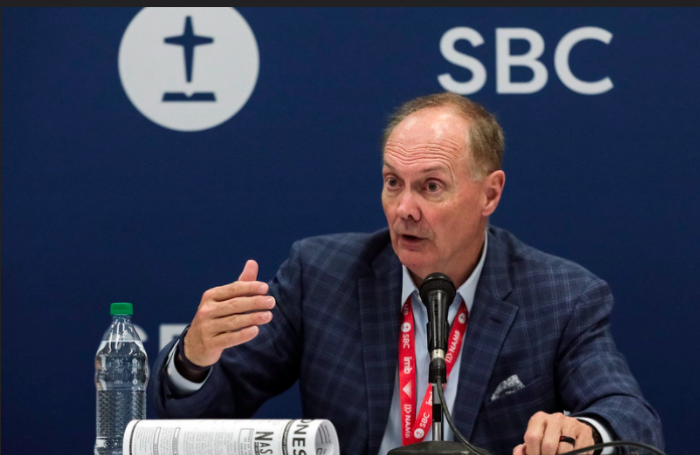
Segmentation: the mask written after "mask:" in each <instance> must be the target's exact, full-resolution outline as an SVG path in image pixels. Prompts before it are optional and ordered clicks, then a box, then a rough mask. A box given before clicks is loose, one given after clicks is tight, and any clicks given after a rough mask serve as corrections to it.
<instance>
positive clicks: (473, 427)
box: [149, 227, 663, 455]
mask: <svg viewBox="0 0 700 455" xmlns="http://www.w3.org/2000/svg"><path fill="white" fill-rule="evenodd" d="M488 235H489V248H488V252H487V257H486V262H485V264H484V269H483V271H482V274H481V279H480V282H479V285H478V288H477V291H476V296H475V301H474V306H473V309H472V312H471V314H470V317H469V326H468V328H467V333H466V335H465V338H464V345H463V348H462V349H463V354H462V364H461V370H460V376H459V381H460V383H459V386H458V391H457V397H456V400H455V404H454V408H453V409H452V410H451V411H452V414H453V416H454V418H455V421H456V423H457V426H458V428H459V429H460V431H461V432H462V434H464V435H465V436H466V437H467V438H468V439H469V440H470V441H471V442H472V443H474V444H476V445H478V446H481V447H484V448H486V449H488V450H489V451H491V453H494V454H500V453H503V454H510V453H511V452H512V449H513V447H515V445H517V444H519V443H521V442H522V440H523V435H524V433H525V429H526V427H527V423H528V420H529V419H530V417H531V416H532V415H533V414H534V413H536V412H537V411H545V412H550V413H551V412H560V411H562V410H568V411H570V412H571V414H572V415H574V416H583V415H593V416H596V417H597V418H598V419H600V420H602V421H604V422H606V423H607V424H608V426H609V428H611V429H612V430H613V432H614V433H615V435H616V437H617V438H619V439H627V440H635V441H643V442H646V443H650V444H653V445H655V446H657V447H663V439H662V435H661V424H660V421H659V418H658V416H657V414H656V413H655V412H654V410H653V409H652V408H651V407H650V406H649V404H648V403H647V402H646V401H645V400H644V399H643V398H642V394H641V392H640V390H639V386H638V385H637V382H636V381H635V380H634V378H633V377H632V375H631V373H630V371H629V368H628V366H627V363H626V361H625V360H624V358H623V356H622V355H621V354H620V353H618V351H617V349H616V348H615V345H614V343H613V340H612V337H611V335H610V330H609V322H608V315H609V313H610V311H611V309H612V306H613V298H612V295H611V293H610V291H609V289H608V286H607V285H606V284H605V282H603V281H602V280H600V279H599V278H597V277H595V276H594V275H593V274H591V273H590V272H588V271H587V270H585V269H583V268H582V267H580V266H578V265H576V264H574V263H572V262H569V261H566V260H564V259H561V258H557V257H554V256H550V255H547V254H544V253H542V252H540V251H538V250H536V249H534V248H531V247H529V246H527V245H525V244H523V243H522V242H520V241H518V240H517V239H516V238H515V237H514V236H513V235H512V234H510V233H508V232H507V231H504V230H502V229H498V228H495V227H490V228H489V233H488ZM270 293H271V295H273V296H274V297H275V298H276V300H277V306H276V308H275V310H274V317H273V319H272V322H271V323H270V324H268V325H265V326H262V328H261V332H260V334H259V336H258V337H257V338H255V339H254V340H252V341H251V342H249V343H246V344H244V345H241V346H237V347H234V348H231V349H228V350H226V351H225V352H224V354H223V356H222V358H221V360H220V361H219V362H218V363H217V364H215V365H214V367H213V371H212V373H211V375H210V377H209V379H208V380H207V382H206V383H205V385H204V386H203V387H202V388H201V389H200V390H199V391H198V392H196V393H195V394H193V395H190V396H187V397H177V395H176V394H174V393H173V392H172V391H171V390H170V389H169V387H168V382H167V378H166V376H165V372H164V368H163V367H164V364H165V361H166V357H167V353H168V352H169V351H170V348H171V346H172V345H171V346H168V347H166V348H165V349H164V350H163V351H162V352H161V354H160V356H159V358H158V359H157V360H156V364H155V367H154V371H155V372H156V374H154V375H153V378H152V381H151V384H150V386H149V387H150V397H152V398H153V399H154V401H155V404H156V407H157V409H158V412H159V415H160V416H161V417H163V418H249V417H250V416H252V415H253V413H254V412H255V411H256V410H257V409H258V407H259V406H260V405H261V404H262V403H263V402H264V401H265V400H267V399H268V398H270V397H272V396H274V395H276V394H279V393H281V392H282V391H284V390H286V389H287V388H288V387H290V386H291V385H292V384H293V383H294V381H296V380H299V384H300V390H301V401H302V412H303V416H304V418H313V419H320V418H324V419H329V420H330V421H331V422H333V424H334V425H335V427H336V429H337V431H338V435H339V438H340V444H341V452H342V454H343V455H364V454H367V455H374V454H376V453H377V451H378V450H379V445H380V443H381V440H382V437H383V435H384V430H385V427H386V424H387V421H388V417H389V412H390V409H389V407H390V404H391V398H392V393H393V390H394V381H395V377H396V371H397V370H396V369H397V363H398V338H399V325H400V307H401V303H400V302H399V300H400V298H401V264H400V262H399V260H398V258H397V256H396V255H395V253H394V251H393V249H392V247H391V242H390V238H389V233H388V231H387V230H386V229H385V230H382V231H379V232H376V233H374V234H338V235H329V236H322V237H315V238H310V239H305V240H302V241H299V242H296V243H295V244H294V246H293V247H292V250H291V254H290V257H289V258H288V259H287V260H286V261H285V263H284V264H283V265H282V266H281V267H280V269H279V271H278V273H277V275H276V276H275V277H274V279H272V281H271V282H270ZM512 375H517V376H518V377H519V378H520V380H521V382H522V383H523V384H524V385H525V387H524V388H522V389H520V390H518V391H516V392H514V393H511V394H508V395H505V396H503V397H501V398H498V399H495V400H492V398H491V397H492V395H493V392H494V390H495V389H496V388H497V387H498V385H499V384H500V383H501V382H503V381H504V380H505V379H507V378H508V377H510V376H512Z"/></svg>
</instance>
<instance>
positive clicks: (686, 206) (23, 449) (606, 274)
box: [0, 8, 700, 455]
mask: <svg viewBox="0 0 700 455" xmlns="http://www.w3.org/2000/svg"><path fill="white" fill-rule="evenodd" d="M139 11H140V10H139V9H138V8H123V9H106V8H105V9H103V8H100V9H92V8H73V9H44V8H32V9H7V8H3V9H2V16H1V21H2V23H1V27H0V29H1V33H2V39H1V42H2V44H1V46H2V51H1V57H2V105H1V117H2V139H1V140H2V166H1V173H2V179H1V181H2V192H1V198H2V199H1V201H2V204H1V206H2V227H3V230H2V234H3V235H2V284H3V286H2V291H1V292H2V303H3V305H2V306H3V308H2V316H3V322H4V324H3V330H2V347H3V356H2V370H3V372H4V375H3V377H2V382H3V386H4V387H3V392H4V393H3V394H2V430H3V436H4V437H3V440H2V451H3V453H5V454H7V455H11V454H20V453H26V454H38V453H49V452H50V453H61V454H68V453H78V452H80V453H89V452H90V451H91V450H92V445H93V443H94V437H95V433H94V431H95V428H94V421H95V391H94V383H93V374H94V370H93V358H94V354H95V351H96V349H97V346H98V344H99V341H100V339H101V336H102V334H103V332H104V330H105V329H106V328H107V326H108V325H109V322H110V318H109V304H110V303H111V302H113V301H131V302H133V303H134V306H135V316H134V321H135V322H136V323H137V324H139V325H140V326H141V327H142V328H143V330H144V331H145V333H146V334H147V336H148V339H147V341H146V342H145V346H146V349H147V351H148V353H149V356H150V358H151V360H152V359H154V358H155V356H156V353H157V351H158V347H159V343H160V340H159V331H160V329H161V325H162V324H185V323H187V322H189V321H190V320H191V318H192V316H193V315H194V312H195V310H196V307H197V305H198V303H199V299H200V297H201V294H202V292H203V291H204V290H206V289H208V288H210V287H213V286H216V285H220V284H224V283H227V282H230V281H233V280H234V279H235V278H236V277H237V276H238V274H239V273H240V270H241V268H242V266H243V264H244V262H245V260H246V259H248V258H255V259H257V260H258V262H259V263H260V266H261V274H260V275H261V277H262V278H263V279H269V278H270V277H271V276H272V275H273V274H274V272H275V271H276V269H277V267H278V266H279V265H280V264H281V262H282V261H283V260H284V258H285V257H286V255H287V252H288V251H289V247H290V245H291V243H292V242H293V241H294V240H296V239H299V238H302V237H306V236H311V235H317V234H324V233H331V232H340V231H373V230H376V229H379V228H381V227H383V226H384V225H385V220H384V216H383V213H382V209H381V204H380V198H379V196H380V191H381V173H380V146H379V142H380V134H381V130H382V128H383V126H384V124H385V121H386V118H387V116H388V114H389V113H390V112H391V111H392V109H393V108H394V107H395V106H397V105H399V104H400V103H402V102H404V101H406V100H408V99H410V98H413V97H415V96H418V95H422V94H428V93H433V92H438V91H442V90H444V87H443V85H442V84H441V83H440V82H439V80H438V76H440V75H445V74H449V75H450V77H451V78H452V79H453V80H454V81H455V82H462V83H466V82H469V81H472V82H473V81H474V80H475V79H474V78H478V77H479V72H480V71H481V69H482V68H483V73H485V76H486V79H485V81H484V83H483V85H482V86H481V87H480V88H478V89H477V90H474V87H475V85H472V89H471V90H472V91H473V93H472V94H471V95H470V97H471V98H472V99H474V100H476V101H479V102H481V103H483V104H485V105H486V106H487V107H488V108H489V109H491V110H492V111H494V112H496V113H497V115H498V117H499V119H500V121H501V123H502V125H503V128H504V130H505V134H506V140H507V151H506V157H505V171H506V174H507V183H506V188H505V193H504V198H503V200H502V203H501V206H500V207H499V209H498V211H497V213H496V214H495V215H494V216H493V217H492V222H493V224H496V225H499V226H501V227H505V228H507V229H509V230H511V231H512V232H513V233H514V234H516V235H517V236H518V237H520V238H521V239H522V240H524V241H525V242H527V243H530V244H531V245H533V246H536V247H538V248H540V249H542V250H544V251H547V252H550V253H553V254H557V255H561V256H564V257H567V258H569V259H572V260H574V261H577V262H579V263H581V264H582V265H584V266H585V267H587V268H589V269H590V270H592V271H593V272H594V273H596V274H597V275H599V276H601V277H602V278H604V279H605V280H607V281H608V282H609V283H610V285H611V287H612V290H613V292H614V294H615V296H616V309H615V312H614V313H613V333H614V336H615V338H616V341H617V342H618V346H619V348H620V350H621V351H622V352H623V353H624V354H625V355H626V356H627V358H628V361H629V363H630V366H631V369H632V371H633V373H634V374H635V375H636V377H637V378H638V380H639V382H640V384H641V387H642V390H643V392H644V394H645V396H646V397H647V398H648V400H649V401H650V402H651V403H652V404H653V405H654V406H655V407H656V409H657V410H658V412H659V413H660V415H661V418H662V421H663V424H664V432H665V436H666V439H667V451H668V452H669V453H692V452H697V442H696V441H695V439H696V436H697V434H698V433H697V430H698V425H697V422H696V420H697V417H698V409H700V392H699V391H698V390H699V389H698V385H697V379H698V377H700V362H699V355H698V354H697V344H698V343H697V340H696V337H695V334H696V332H695V330H696V329H694V327H696V325H697V321H698V320H699V319H700V307H699V306H698V302H699V301H700V292H699V291H698V287H697V280H698V278H697V273H698V269H699V265H700V261H699V260H698V258H699V257H700V242H699V241H698V228H699V227H700V204H699V203H698V194H700V179H699V178H698V177H699V175H698V174H699V172H698V167H699V165H700V158H699V157H698V156H699V155H698V147H697V144H698V142H700V128H698V120H699V119H700V107H699V103H698V99H700V85H699V84H698V83H697V79H698V74H700V48H699V47H698V43H699V42H700V27H698V23H700V21H699V20H700V11H698V10H697V9H692V10H685V9H603V8H601V9H598V8H593V9H539V8H535V9H519V8H515V9H510V8H509V9H500V8H491V9H473V8H458V9H433V8H429V9H247V8H238V9H236V11H238V13H240V15H241V16H242V17H243V18H244V19H245V21H246V22H247V24H248V25H249V26H250V29H251V30H252V33H253V34H254V36H255V41H256V42H257V49H258V52H259V71H258V73H257V79H256V81H255V83H254V89H252V94H250V97H249V98H247V101H246V100H243V102H244V105H243V106H242V108H240V110H239V111H238V112H237V113H236V114H235V115H233V116H232V117H231V118H230V119H229V120H227V121H224V122H223V123H221V124H220V125H218V126H215V127H212V128H209V129H204V130H201V131H194V132H183V131H177V130H174V129H170V128H166V127H163V126H161V125H159V124H157V123H156V122H154V121H151V120H149V118H147V117H146V116H145V115H143V114H142V113H141V111H140V110H139V109H138V108H137V107H135V104H133V103H132V100H131V98H130V96H131V95H129V94H128V93H127V89H126V88H125V85H123V82H122V77H123V76H122V77H120V69H119V64H118V59H119V53H120V44H121V43H122V38H123V36H124V34H125V31H126V30H127V27H128V26H129V24H130V23H131V22H132V20H133V19H134V18H135V17H136V16H137V14H139ZM182 19H183V18H178V19H177V27H176V29H175V30H174V32H173V33H171V34H170V35H180V34H181V33H183V30H185V29H184V25H185V23H184V20H182ZM205 22H206V21H204V20H199V22H198V19H197V18H196V17H195V18H194V32H195V33H196V34H198V35H205V36H209V37H213V39H214V42H213V43H212V44H210V45H207V46H209V47H208V48H209V49H217V48H216V47H215V46H217V44H221V43H222V42H223V41H224V38H222V37H220V36H219V35H217V33H216V30H214V29H213V28H212V29H207V26H206V23H205ZM212 27H214V25H212ZM585 27H596V28H597V29H601V30H604V31H607V32H608V33H610V34H611V35H612V39H610V40H609V42H608V43H607V44H606V43H605V42H604V41H602V40H601V39H586V40H584V41H581V42H580V43H578V44H576V45H575V46H574V47H573V48H572V50H571V52H570V54H569V55H568V66H569V68H570V70H571V72H572V73H573V74H574V75H575V77H577V78H578V79H580V80H582V81H588V82H591V81H597V80H601V79H604V78H606V77H607V78H609V79H610V81H611V83H612V85H613V87H612V89H610V90H608V91H605V92H603V93H600V94H594V95H586V94H581V93H579V92H577V91H576V90H572V89H571V88H569V85H572V84H571V83H569V85H567V83H566V82H564V81H563V79H565V77H564V78H562V77H560V76H559V72H558V71H557V68H556V67H555V60H556V58H555V54H556V52H555V51H556V49H557V48H558V46H559V45H560V43H561V42H562V38H563V37H564V36H566V35H567V34H568V33H569V32H572V31H575V30H578V29H581V28H585ZM464 28H467V29H471V30H472V32H468V33H464ZM453 29H457V31H454V32H453V34H457V36H461V37H462V38H460V39H456V40H453V41H452V42H449V39H448V38H449V35H448V38H445V35H446V33H447V32H448V31H450V30H453ZM497 29H501V32H497ZM503 29H511V32H512V29H515V32H513V33H515V34H516V35H517V34H518V33H520V35H521V36H522V35H523V33H522V32H518V31H517V29H529V30H530V32H526V33H525V34H524V35H526V36H527V37H530V39H529V40H527V39H513V40H512V41H510V44H511V46H510V47H509V48H508V47H507V46H505V47H504V46H502V45H503V44H507V41H506V40H505V39H504V36H506V34H507V33H510V32H509V31H508V30H506V31H505V32H504V31H503ZM460 30H461V31H460ZM473 32H477V34H478V36H480V37H481V38H482V39H483V44H480V45H477V44H475V43H476V41H475V42H469V41H468V40H466V39H465V38H464V37H465V36H467V35H468V34H469V33H471V35H470V36H476V35H474V33H473ZM532 32H534V33H532ZM154 33H155V32H154ZM460 33H461V35H460ZM499 33H500V34H501V36H500V41H498V39H499V38H497V35H498V34H499ZM170 35H168V34H167V33H166V34H165V35H162V34H161V35H159V37H158V40H159V41H158V43H159V45H160V43H161V41H160V40H162V39H164V38H166V37H168V36H170ZM537 36H540V37H541V38H542V44H543V45H544V49H543V52H542V55H541V56H539V57H538V58H537V60H538V61H539V62H541V64H540V65H543V68H545V71H546V72H547V74H548V78H547V81H546V84H544V85H543V86H541V87H539V88H537V87H535V88H537V90H534V89H532V86H531V89H530V91H531V93H508V89H507V86H508V85H507V82H508V77H510V81H511V83H513V82H515V83H517V82H520V83H521V84H527V83H528V81H531V80H533V77H534V78H535V79H537V77H540V78H541V75H540V76H537V72H538V71H540V73H541V68H539V67H538V65H537V64H536V63H531V66H530V67H528V66H512V68H511V71H510V75H508V74H507V73H506V71H505V70H506V69H507V67H506V66H503V64H504V62H506V63H507V61H508V55H510V54H512V55H522V54H527V53H528V52H530V51H532V50H533V49H535V48H536V47H537V45H538V43H537V41H538V39H537ZM569 36H571V35H569ZM533 37H534V38H533ZM217 39H218V40H219V41H216V40H217ZM441 41H443V49H442V50H441ZM477 41H478V40H477ZM499 43H500V44H501V45H499ZM162 46H163V48H164V49H167V52H175V54H172V55H174V56H175V57H177V58H178V62H179V63H178V65H182V68H180V66H178V71H179V72H181V73H178V74H177V75H176V76H177V78H180V79H183V78H184V69H183V68H184V64H183V63H182V58H183V57H182V56H183V53H182V50H181V49H178V48H177V47H175V46H172V45H170V46H169V45H167V44H162ZM561 46H564V45H563V44H562V45H561ZM205 47H206V46H201V47H200V48H198V49H196V50H195V57H194V62H195V63H194V79H195V81H196V80H200V81H201V80H203V78H206V75H207V74H209V73H208V71H216V70H217V69H216V68H214V67H212V68H211V69H207V67H206V62H207V57H206V55H208V54H206V52H209V51H206V49H205ZM200 50H201V52H200ZM205 51H206V52H205ZM163 52H166V50H164V51H163ZM212 52H213V51H212ZM450 52H451V53H450ZM562 52H563V51H562ZM499 53H500V54H499ZM168 55H170V54H168ZM449 55H453V56H454V55H457V56H458V57H459V56H462V57H461V58H462V60H461V61H462V62H464V61H465V58H464V56H471V57H472V58H473V59H475V60H476V61H478V62H479V63H478V64H477V63H474V60H471V61H469V63H466V64H465V63H461V64H460V63H459V61H460V60H459V59H457V60H455V59H451V60H450V59H448V57H449ZM173 58H174V57H173ZM530 60H533V59H530ZM498 62H500V65H501V66H500V67H499V63H498ZM513 62H517V58H516V59H513ZM197 65H199V66H197ZM203 65H204V66H203ZM479 65H481V67H482V68H480V67H479ZM533 68H534V69H533ZM538 68H539V69H538ZM132 69H133V68H132ZM499 70H500V71H501V74H500V76H501V77H502V78H505V79H503V81H505V82H503V81H502V82H503V83H502V85H501V86H500V87H499V85H498V84H497V80H498V78H499ZM222 71H223V70H222ZM158 76H159V75H158ZM154 77H155V76H154ZM163 77H165V76H163ZM173 77H175V76H173ZM198 78H199V79H198ZM173 80H174V79H173ZM137 82H138V81H137ZM231 83H232V84H235V83H236V82H235V81H232V82H231ZM540 85H541V84H540ZM222 90H223V89H222ZM221 93H223V92H221ZM157 95H158V96H160V92H159V93H158V94H157ZM220 96H222V97H223V95H220ZM217 102H218V103H220V105H223V104H225V103H226V102H228V101H226V100H224V99H223V98H220V99H218V100H217ZM166 338H167V333H166ZM693 346H696V348H693ZM259 415H260V416H274V417H295V416H298V415H299V405H298V397H297V391H296V390H295V389H292V390H290V391H289V392H287V393H286V394H284V395H283V396H281V397H279V398H278V399H276V400H275V401H273V402H270V403H268V404H267V405H266V406H265V407H264V408H263V409H262V410H261V411H260V413H259ZM150 416H151V417H155V416H154V415H153V414H151V415H150Z"/></svg>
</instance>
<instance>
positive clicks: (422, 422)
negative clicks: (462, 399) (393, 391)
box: [399, 296, 469, 445]
mask: <svg viewBox="0 0 700 455" xmlns="http://www.w3.org/2000/svg"><path fill="white" fill-rule="evenodd" d="M401 313H403V323H402V324H401V334H400V335H399V337H400V338H399V387H401V391H400V392H399V396H400V397H401V430H402V431H401V438H402V440H403V445H408V444H413V443H415V442H421V441H422V440H423V438H425V435H426V433H427V432H428V428H430V425H431V424H432V422H433V409H432V407H433V390H432V386H431V385H430V384H428V390H427V391H426V392H425V396H424V398H423V404H422V405H421V407H420V411H419V412H418V414H417V415H416V414H415V411H414V407H415V403H416V400H415V398H416V397H414V395H415V390H416V385H417V383H416V350H415V330H414V327H413V324H414V322H413V306H412V305H411V297H410V296H409V297H408V299H407V300H406V303H404V304H403V308H402V309H401ZM468 319H469V315H468V313H467V306H466V305H465V304H464V301H462V304H461V305H460V307H459V310H458V311H457V315H456V316H455V320H454V322H453V323H452V329H451V330H450V336H449V338H448V342H447V343H448V347H447V353H446V354H445V363H446V364H447V377H448V378H449V376H450V372H451V371H452V367H453V366H454V364H455V361H456V360H457V356H459V350H460V349H461V348H462V340H463V339H464V332H465V331H466V329H467V320H468Z"/></svg>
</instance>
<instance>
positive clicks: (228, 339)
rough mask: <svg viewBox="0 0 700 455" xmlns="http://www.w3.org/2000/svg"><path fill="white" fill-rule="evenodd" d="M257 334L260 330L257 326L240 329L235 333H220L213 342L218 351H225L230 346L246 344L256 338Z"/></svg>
mask: <svg viewBox="0 0 700 455" xmlns="http://www.w3.org/2000/svg"><path fill="white" fill-rule="evenodd" d="M258 333H260V329H259V328H258V326H256V325H254V326H251V327H246V328H245V329H241V330H239V331H237V332H226V333H222V334H220V335H218V336H216V337H215V338H214V342H215V343H216V345H217V347H219V348H220V349H226V348H230V347H232V346H238V345H239V344H243V343H247V342H248V341H250V340H252V339H253V338H255V337H256V336H258Z"/></svg>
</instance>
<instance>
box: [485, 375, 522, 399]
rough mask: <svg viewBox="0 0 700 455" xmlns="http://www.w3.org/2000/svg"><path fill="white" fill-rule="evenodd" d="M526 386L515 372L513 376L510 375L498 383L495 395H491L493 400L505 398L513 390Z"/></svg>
mask: <svg viewBox="0 0 700 455" xmlns="http://www.w3.org/2000/svg"><path fill="white" fill-rule="evenodd" d="M524 387H525V384H523V383H522V381H521V380H520V378H519V377H518V375H517V374H514V375H513V376H510V377H508V379H506V380H505V381H503V382H501V383H500V384H498V387H496V390H495V391H494V392H493V395H491V401H496V400H498V399H499V398H503V397H504V396H506V395H510V394H511V393H513V392H517V391H518V390H520V389H522V388H524Z"/></svg>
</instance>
